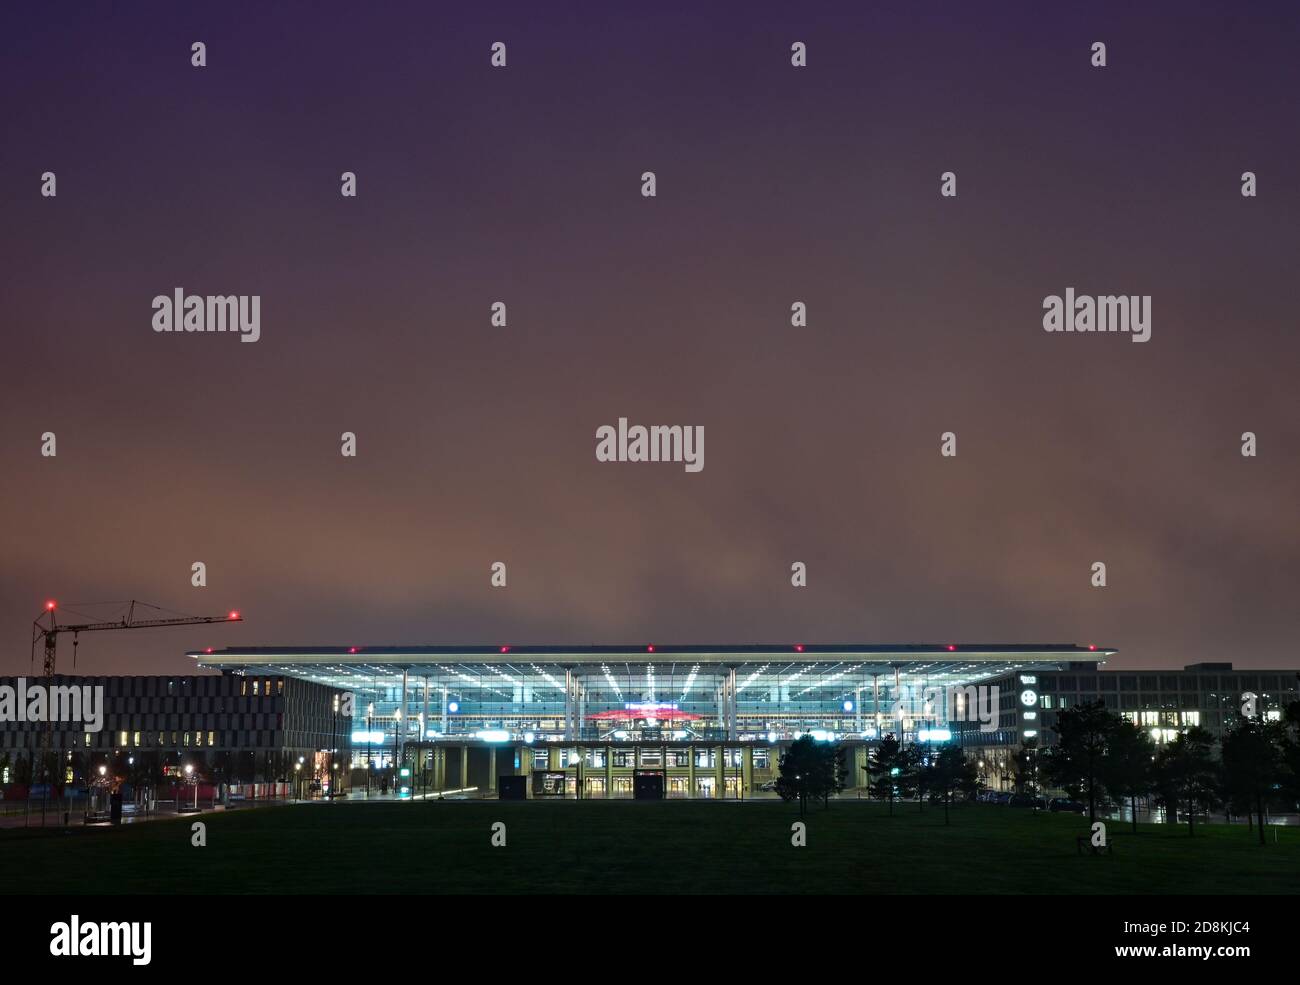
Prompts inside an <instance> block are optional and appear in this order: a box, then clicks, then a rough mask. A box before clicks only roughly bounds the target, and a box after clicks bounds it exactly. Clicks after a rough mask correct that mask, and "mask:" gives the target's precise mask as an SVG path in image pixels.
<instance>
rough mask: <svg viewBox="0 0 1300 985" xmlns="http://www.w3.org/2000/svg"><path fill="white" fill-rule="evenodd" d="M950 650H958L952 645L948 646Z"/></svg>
mask: <svg viewBox="0 0 1300 985" xmlns="http://www.w3.org/2000/svg"><path fill="white" fill-rule="evenodd" d="M948 649H949V650H955V649H957V648H956V647H955V646H953V645H952V644H951V643H949V644H948Z"/></svg>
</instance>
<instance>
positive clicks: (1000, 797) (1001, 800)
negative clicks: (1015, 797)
mask: <svg viewBox="0 0 1300 985" xmlns="http://www.w3.org/2000/svg"><path fill="white" fill-rule="evenodd" d="M1011 797H1012V794H1010V793H1008V792H1007V791H1005V790H1004V791H1001V792H999V793H995V794H994V795H993V800H992V801H991V803H994V804H1009V803H1011Z"/></svg>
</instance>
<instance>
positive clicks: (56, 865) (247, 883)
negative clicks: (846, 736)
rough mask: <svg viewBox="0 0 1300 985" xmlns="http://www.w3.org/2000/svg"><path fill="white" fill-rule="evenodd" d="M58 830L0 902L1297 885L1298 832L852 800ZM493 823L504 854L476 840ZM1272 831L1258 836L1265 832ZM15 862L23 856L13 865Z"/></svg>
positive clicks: (430, 811) (345, 812)
mask: <svg viewBox="0 0 1300 985" xmlns="http://www.w3.org/2000/svg"><path fill="white" fill-rule="evenodd" d="M191 820H192V819H180V820H167V821H154V822H149V823H145V824H136V825H127V826H123V827H121V828H117V829H101V828H92V829H84V828H78V829H74V830H73V831H71V832H66V833H65V832H62V831H45V832H42V831H40V830H24V829H21V828H20V829H4V830H0V850H5V852H6V855H5V857H6V858H8V859H9V860H10V865H8V866H6V873H5V879H4V880H3V890H4V892H7V893H87V892H89V893H105V892H108V893H113V892H125V893H136V892H139V893H150V892H160V893H330V892H449V893H548V892H561V893H564V892H583V893H800V892H828V893H944V892H955V893H1152V894H1165V893H1206V894H1221V893H1295V892H1297V891H1300V878H1297V876H1296V873H1297V872H1300V829H1297V828H1294V827H1292V828H1279V829H1270V830H1269V832H1268V841H1269V844H1268V845H1267V847H1264V848H1261V847H1259V846H1258V844H1256V843H1255V841H1253V840H1252V838H1251V835H1250V834H1249V833H1248V832H1247V830H1246V828H1244V827H1227V826H1224V825H1210V826H1206V827H1199V826H1198V829H1197V834H1196V837H1195V838H1189V837H1188V836H1187V829H1186V827H1185V826H1183V827H1180V828H1175V829H1172V830H1171V829H1169V828H1168V827H1165V826H1163V825H1143V826H1141V827H1140V828H1139V834H1137V835H1133V834H1132V833H1131V828H1130V827H1129V826H1127V825H1124V824H1120V823H1119V822H1112V823H1111V824H1110V828H1109V830H1110V835H1111V841H1112V843H1113V845H1114V854H1113V855H1112V856H1109V857H1105V856H1103V857H1087V856H1083V857H1081V856H1079V855H1077V854H1076V849H1075V840H1074V839H1075V836H1076V835H1078V834H1083V833H1086V830H1087V819H1086V818H1079V817H1076V816H1073V815H1059V814H1035V813H1034V812H1032V811H1027V810H1018V809H1015V808H1008V807H999V806H994V805H985V804H968V805H964V806H962V807H959V808H956V809H954V810H953V812H952V824H951V825H950V826H947V827H945V826H944V823H943V812H942V810H940V809H935V808H931V807H927V808H926V809H925V811H924V812H923V813H920V812H918V811H917V809H916V805H914V804H912V805H907V806H905V807H901V808H896V812H895V816H894V817H890V816H889V815H888V811H887V808H885V807H883V806H880V805H876V804H865V803H858V802H849V803H838V804H833V805H832V806H831V808H830V810H829V811H824V810H820V809H813V810H810V811H809V814H808V818H807V823H808V845H807V847H806V848H794V847H792V846H791V845H790V824H791V822H792V821H795V820H798V810H797V809H795V808H791V807H788V806H786V805H784V804H779V803H747V804H734V803H691V802H666V803H628V802H613V803H602V802H584V803H574V802H565V803H546V802H542V803H538V802H526V803H498V802H442V803H439V802H436V801H435V802H416V803H383V804H364V803H337V804H311V805H302V806H293V807H274V808H265V809H258V810H244V811H235V812H231V813H229V814H224V813H218V814H208V815H205V816H203V817H202V818H201V820H203V821H204V822H205V823H206V824H207V837H208V845H207V847H206V848H193V847H191V845H190V823H191ZM495 821H503V822H505V824H506V831H507V846H506V847H505V848H493V847H491V845H490V836H491V831H490V828H491V825H492V824H493V822H495ZM1274 830H1277V831H1278V835H1279V840H1278V843H1277V844H1274V843H1273V831H1274ZM15 863H19V864H15Z"/></svg>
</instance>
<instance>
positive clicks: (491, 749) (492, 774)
mask: <svg viewBox="0 0 1300 985" xmlns="http://www.w3.org/2000/svg"><path fill="white" fill-rule="evenodd" d="M487 788H488V792H489V793H491V792H492V791H493V790H495V789H496V788H497V747H496V746H488V786H487Z"/></svg>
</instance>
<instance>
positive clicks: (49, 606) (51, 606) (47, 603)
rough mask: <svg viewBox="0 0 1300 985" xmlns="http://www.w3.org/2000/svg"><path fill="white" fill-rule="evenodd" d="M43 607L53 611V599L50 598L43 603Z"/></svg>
mask: <svg viewBox="0 0 1300 985" xmlns="http://www.w3.org/2000/svg"><path fill="white" fill-rule="evenodd" d="M45 609H46V611H47V612H53V611H54V599H50V600H49V601H48V602H46V603H45Z"/></svg>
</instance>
